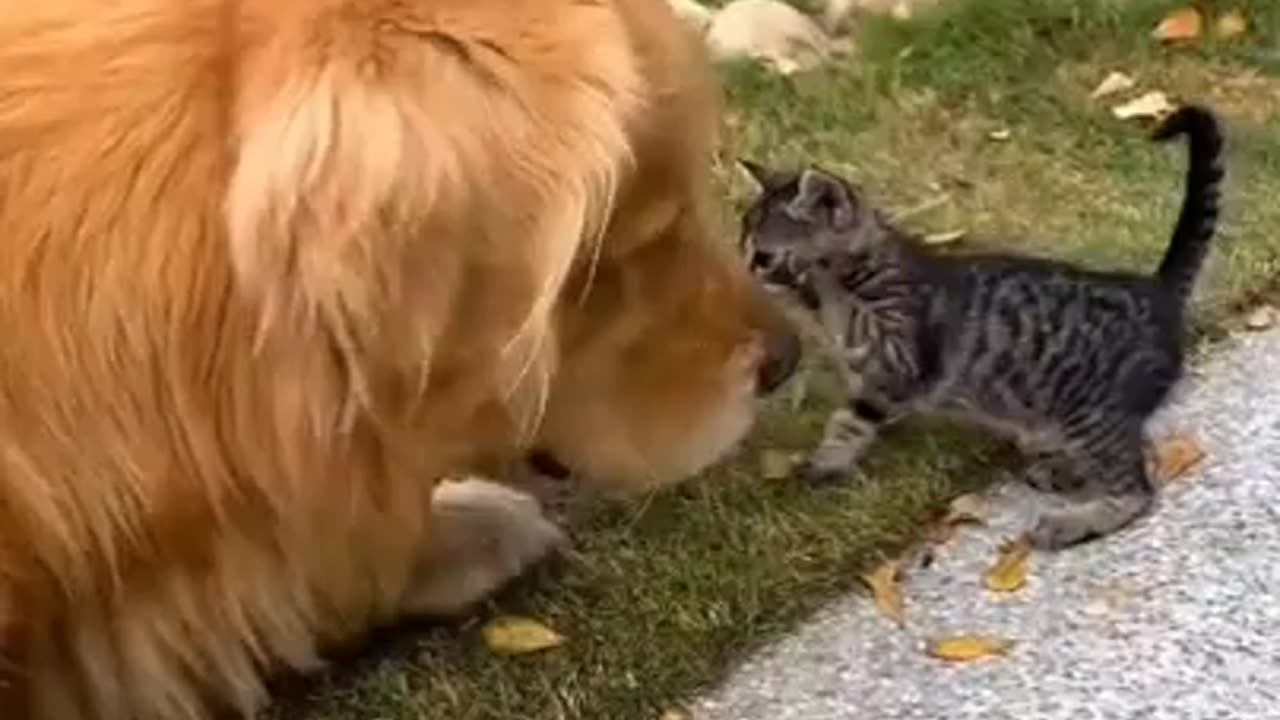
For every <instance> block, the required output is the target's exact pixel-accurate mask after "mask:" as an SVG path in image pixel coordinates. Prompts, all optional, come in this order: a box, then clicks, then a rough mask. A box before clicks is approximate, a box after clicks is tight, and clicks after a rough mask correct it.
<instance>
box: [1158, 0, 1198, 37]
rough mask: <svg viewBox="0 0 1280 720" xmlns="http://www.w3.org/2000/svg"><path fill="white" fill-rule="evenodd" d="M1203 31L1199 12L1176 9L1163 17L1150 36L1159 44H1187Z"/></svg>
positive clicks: (1184, 8) (1192, 9)
mask: <svg viewBox="0 0 1280 720" xmlns="http://www.w3.org/2000/svg"><path fill="white" fill-rule="evenodd" d="M1203 29H1204V19H1203V18H1202V17H1201V16H1200V11H1199V10H1197V9H1195V8H1193V7H1183V8H1178V9H1177V10H1174V11H1172V12H1170V13H1169V14H1168V15H1165V16H1164V18H1163V19H1161V20H1160V22H1159V24H1157V25H1156V28H1155V30H1152V31H1151V36H1152V37H1154V38H1155V39H1157V40H1160V41H1161V42H1166V43H1178V42H1189V41H1191V40H1195V39H1196V38H1198V37H1200V32H1201V31H1202V30H1203Z"/></svg>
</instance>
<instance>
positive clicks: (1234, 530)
mask: <svg viewBox="0 0 1280 720" xmlns="http://www.w3.org/2000/svg"><path fill="white" fill-rule="evenodd" d="M1154 429H1155V432H1156V433H1163V432H1169V431H1173V430H1189V431H1191V432H1193V433H1195V435H1196V436H1197V437H1198V438H1199V439H1200V441H1201V444H1202V445H1203V446H1204V448H1205V449H1206V450H1207V452H1208V455H1207V457H1206V459H1205V460H1204V461H1203V462H1202V463H1201V464H1200V465H1199V466H1198V467H1197V468H1196V469H1195V470H1193V471H1192V472H1191V473H1189V474H1188V475H1186V476H1184V477H1183V478H1181V479H1179V480H1175V481H1174V482H1173V483H1171V485H1170V488H1169V491H1168V492H1166V493H1165V494H1164V496H1163V499H1162V501H1161V504H1160V505H1159V506H1158V507H1157V510H1156V512H1155V514H1154V515H1152V516H1151V517H1149V518H1148V519H1147V520H1145V521H1144V522H1142V523H1141V524H1139V525H1136V526H1134V527H1132V528H1131V529H1129V530H1128V531H1125V532H1123V533H1122V534H1120V535H1117V536H1114V537H1112V538H1110V539H1107V540H1103V541H1099V542H1095V543H1092V544H1089V545H1086V546H1082V547H1078V548H1076V549H1074V550H1069V551H1065V552H1063V553H1060V554H1056V555H1046V554H1043V553H1037V554H1035V555H1034V556H1033V557H1032V560H1031V563H1032V564H1031V579H1030V582H1029V583H1028V585H1027V586H1026V587H1025V588H1024V589H1023V590H1022V591H1021V592H1020V593H1018V594H1015V595H1014V596H1012V597H1011V598H1005V599H999V598H995V597H993V596H992V595H991V594H990V593H988V591H987V590H986V588H985V587H984V586H983V585H982V577H983V573H984V572H985V570H986V569H987V568H988V567H989V565H990V564H991V562H992V561H993V559H994V558H995V556H996V546H997V545H998V543H999V542H1000V540H1001V539H1002V538H1003V537H1005V536H1008V535H1010V534H1012V533H1013V532H1014V531H1016V530H1018V529H1021V528H1023V527H1025V526H1026V524H1027V523H1028V522H1029V521H1030V519H1031V517H1032V516H1033V512H1034V507H1036V505H1037V503H1043V501H1042V500H1038V499H1037V496H1036V495H1035V494H1034V493H1032V492H1031V491H1030V490H1027V489H1025V488H1023V487H1022V486H1020V485H1018V484H1014V483H1006V484H1004V485H1001V486H999V487H996V488H994V489H993V491H992V492H991V493H990V505H991V507H990V510H989V512H990V518H989V525H988V527H985V528H982V527H976V528H973V529H964V530H962V531H961V533H960V535H959V536H958V537H956V538H955V539H953V540H952V541H951V542H950V543H949V544H947V545H946V546H944V547H943V549H942V551H941V552H940V553H939V555H938V557H937V560H936V561H935V562H934V563H933V565H932V566H930V567H929V568H927V569H911V570H910V572H909V574H908V575H907V577H906V578H904V580H903V589H904V592H905V595H906V603H907V606H906V612H907V624H906V627H905V628H898V627H896V626H894V625H892V624H891V623H889V622H887V621H886V620H884V619H883V618H881V617H880V616H879V615H877V614H876V612H875V610H874V608H873V607H872V604H871V602H870V601H869V600H868V598H867V597H866V596H865V595H863V594H855V595H850V596H848V597H846V598H843V599H841V600H838V601H836V602H835V603H833V604H831V605H830V606H829V607H828V608H827V609H825V610H823V611H821V612H820V613H818V615H817V616H816V617H814V618H813V619H812V620H811V621H810V622H809V623H807V624H806V625H804V626H802V627H801V628H799V629H798V630H797V631H796V632H795V633H793V634H792V635H791V636H789V637H787V638H785V639H783V640H782V641H781V642H779V643H777V644H776V645H774V646H772V647H769V648H767V649H765V650H764V651H762V652H761V653H759V654H758V655H757V656H756V657H754V658H752V659H749V660H748V661H747V662H746V663H745V664H744V665H743V666H742V667H740V668H739V669H738V670H737V671H736V672H735V673H734V674H733V675H732V676H731V677H730V678H729V679H728V681H727V682H726V683H725V684H724V685H723V686H722V687H721V688H719V689H717V690H715V691H714V692H712V693H710V694H709V695H707V696H706V697H704V698H702V699H701V700H700V701H699V702H697V703H695V704H694V706H693V707H692V708H691V710H692V711H693V712H692V714H693V717H694V718H695V719H696V720H835V719H836V718H839V719H841V720H844V719H854V718H857V719H862V718H865V719H867V720H881V719H883V720H917V719H918V720H933V719H934V718H937V719H939V720H943V719H945V720H962V719H966V718H974V719H976V718H983V719H984V720H1000V719H1003V718H1009V719H1011V720H1012V719H1014V718H1016V719H1017V720H1059V719H1062V720H1065V719H1067V718H1070V719H1071V720H1089V719H1101V718H1107V719H1108V720H1110V719H1115V720H1121V719H1123V720H1137V719H1138V718H1142V719H1144V720H1165V719H1169V720H1173V719H1175V718H1176V719H1178V720H1210V719H1216V718H1224V719H1225V718H1230V719H1231V720H1254V719H1257V720H1263V719H1264V718H1265V719H1266V720H1277V719H1280V329H1277V330H1270V331H1267V332H1264V333H1257V334H1242V335H1239V336H1236V337H1235V338H1233V339H1231V340H1229V341H1227V342H1226V343H1224V345H1223V346H1222V347H1220V348H1219V349H1218V350H1217V351H1216V352H1215V354H1214V355H1213V356H1212V357H1211V358H1210V359H1209V360H1208V361H1207V362H1206V363H1204V364H1202V365H1199V366H1198V367H1197V368H1196V369H1195V370H1194V371H1193V372H1192V373H1191V374H1190V376H1189V377H1188V382H1187V383H1186V384H1184V386H1183V387H1182V390H1181V392H1180V393H1179V397H1178V398H1177V399H1176V400H1175V401H1174V403H1173V404H1172V405H1171V407H1170V408H1169V409H1168V410H1166V411H1165V412H1164V413H1162V414H1161V416H1160V417H1158V418H1157V420H1156V422H1155V424H1154ZM1041 506H1043V505H1041ZM962 632H980V633H990V634H994V635H998V636H1002V637H1007V638H1011V639H1014V640H1015V641H1016V645H1015V646H1014V647H1013V649H1012V650H1011V652H1010V653H1009V654H1008V655H1007V656H1005V657H1001V658H994V659H988V660H983V661H979V662H976V663H973V664H963V665H955V664H947V663H943V662H942V661H939V660H935V659H933V658H930V657H928V656H927V655H925V654H924V652H923V651H922V648H923V645H924V643H925V641H926V640H927V639H929V638H932V637H935V636H938V635H944V634H953V633H962Z"/></svg>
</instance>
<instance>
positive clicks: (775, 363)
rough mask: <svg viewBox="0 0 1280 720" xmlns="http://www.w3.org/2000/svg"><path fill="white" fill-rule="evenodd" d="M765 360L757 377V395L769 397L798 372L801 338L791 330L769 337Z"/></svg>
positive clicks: (781, 331) (786, 329)
mask: <svg viewBox="0 0 1280 720" xmlns="http://www.w3.org/2000/svg"><path fill="white" fill-rule="evenodd" d="M764 352H765V356H764V360H763V361H762V362H761V363H760V369H759V371H758V375H757V376H756V393H757V394H759V395H768V394H769V393H771V392H773V391H774V390H777V389H778V388H779V387H780V386H781V385H782V384H783V383H785V382H786V381H787V380H788V379H789V378H790V377H791V376H792V375H794V374H795V372H796V367H797V366H798V365H799V364H800V354H801V346H800V336H799V335H798V334H797V333H796V332H795V331H794V330H793V329H791V328H789V327H788V328H783V329H781V330H778V331H775V332H774V333H772V334H770V335H769V338H768V339H767V340H766V341H765V348H764Z"/></svg>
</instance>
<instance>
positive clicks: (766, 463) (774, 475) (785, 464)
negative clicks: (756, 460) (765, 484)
mask: <svg viewBox="0 0 1280 720" xmlns="http://www.w3.org/2000/svg"><path fill="white" fill-rule="evenodd" d="M791 465H792V463H791V456H790V455H788V454H787V453H785V452H782V451H781V450H763V451H761V453H760V477H761V478H762V479H764V480H783V479H786V478H787V477H789V476H790V475H791Z"/></svg>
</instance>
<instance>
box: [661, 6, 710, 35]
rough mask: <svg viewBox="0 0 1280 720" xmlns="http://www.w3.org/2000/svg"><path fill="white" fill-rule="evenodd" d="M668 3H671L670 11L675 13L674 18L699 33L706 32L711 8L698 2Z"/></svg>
mask: <svg viewBox="0 0 1280 720" xmlns="http://www.w3.org/2000/svg"><path fill="white" fill-rule="evenodd" d="M668 2H670V3H671V9H672V10H674V11H675V13H676V17H679V18H680V19H681V20H684V21H685V22H687V23H689V25H690V26H692V27H693V29H695V30H697V31H698V32H699V33H704V32H706V31H707V28H708V27H710V26H711V17H712V15H713V13H712V12H711V8H708V7H707V6H706V5H703V4H702V3H700V2H698V0H668Z"/></svg>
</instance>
